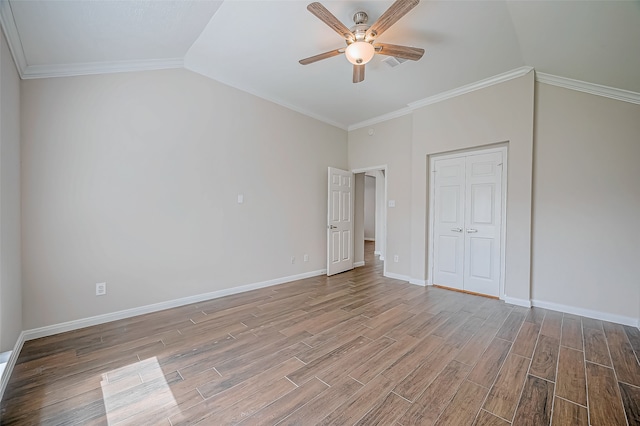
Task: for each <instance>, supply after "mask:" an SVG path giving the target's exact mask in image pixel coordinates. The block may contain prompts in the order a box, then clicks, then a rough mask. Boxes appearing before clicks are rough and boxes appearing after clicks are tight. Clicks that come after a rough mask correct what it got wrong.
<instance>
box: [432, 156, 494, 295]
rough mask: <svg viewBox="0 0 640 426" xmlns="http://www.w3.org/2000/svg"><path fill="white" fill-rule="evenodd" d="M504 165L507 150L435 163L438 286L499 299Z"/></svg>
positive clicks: (436, 269) (435, 279) (447, 159)
mask: <svg viewBox="0 0 640 426" xmlns="http://www.w3.org/2000/svg"><path fill="white" fill-rule="evenodd" d="M502 164H503V153H502V151H494V152H490V153H479V154H466V155H461V156H459V157H455V158H446V159H440V160H436V161H435V162H434V170H435V173H434V177H433V179H434V183H433V185H434V192H433V194H434V224H433V225H434V226H433V232H434V237H433V250H434V253H433V255H434V257H433V260H434V265H433V283H434V284H436V285H442V286H446V287H451V288H456V289H460V290H465V291H469V292H473V293H481V294H486V295H490V296H499V294H500V273H501V270H502V269H501V267H502V265H501V242H502V239H501V232H502V203H503V199H502Z"/></svg>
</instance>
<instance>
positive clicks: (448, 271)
mask: <svg viewBox="0 0 640 426" xmlns="http://www.w3.org/2000/svg"><path fill="white" fill-rule="evenodd" d="M434 179H435V182H434V185H435V194H434V195H435V200H434V202H435V215H434V216H435V229H434V241H433V244H434V271H433V277H434V280H433V282H434V284H437V285H443V286H446V287H452V288H457V289H460V290H462V289H463V280H464V244H465V241H464V240H465V234H464V220H465V217H464V206H465V201H464V199H465V179H466V177H465V158H464V157H462V158H453V159H448V160H439V161H437V162H436V173H435V174H434Z"/></svg>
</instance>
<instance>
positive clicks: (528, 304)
mask: <svg viewBox="0 0 640 426" xmlns="http://www.w3.org/2000/svg"><path fill="white" fill-rule="evenodd" d="M503 300H504V302H505V303H508V304H510V305H516V306H523V307H525V308H530V307H531V301H530V300H528V299H518V298H516V297H509V296H505V297H504V299H503Z"/></svg>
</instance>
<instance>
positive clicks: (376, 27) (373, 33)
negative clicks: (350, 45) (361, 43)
mask: <svg viewBox="0 0 640 426" xmlns="http://www.w3.org/2000/svg"><path fill="white" fill-rule="evenodd" d="M418 3H420V0H396V1H395V3H393V4H392V5H391V7H389V9H387V10H386V11H385V12H384V13H383V14H382V16H380V18H378V20H377V21H376V22H374V23H373V25H371V27H370V28H369V29H368V30H367V34H366V39H367V40H371V39H374V38H376V37H379V36H380V35H381V34H382V33H383V32H385V31H386V30H388V29H389V27H390V26H392V25H393V24H395V23H396V22H397V21H398V19H400V18H402V17H403V16H404V15H406V14H407V12H409V11H410V10H411V9H413V8H414V7H416V6H417V5H418Z"/></svg>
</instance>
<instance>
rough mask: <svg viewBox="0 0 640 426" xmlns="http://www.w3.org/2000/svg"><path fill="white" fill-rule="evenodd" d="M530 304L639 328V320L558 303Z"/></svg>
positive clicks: (536, 301)
mask: <svg viewBox="0 0 640 426" xmlns="http://www.w3.org/2000/svg"><path fill="white" fill-rule="evenodd" d="M531 303H532V305H533V306H535V307H537V308H544V309H550V310H552V311H559V312H566V313H568V314H573V315H580V316H583V317H587V318H593V319H598V320H603V321H609V322H615V323H617V324H624V325H630V326H634V327H638V328H640V319H638V318H632V317H625V316H622V315H616V314H610V313H608V312H600V311H593V310H591V309H584V308H578V307H576V306H569V305H562V304H559V303H553V302H545V301H543V300H532V301H531Z"/></svg>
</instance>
